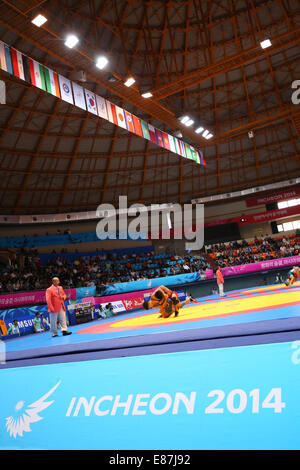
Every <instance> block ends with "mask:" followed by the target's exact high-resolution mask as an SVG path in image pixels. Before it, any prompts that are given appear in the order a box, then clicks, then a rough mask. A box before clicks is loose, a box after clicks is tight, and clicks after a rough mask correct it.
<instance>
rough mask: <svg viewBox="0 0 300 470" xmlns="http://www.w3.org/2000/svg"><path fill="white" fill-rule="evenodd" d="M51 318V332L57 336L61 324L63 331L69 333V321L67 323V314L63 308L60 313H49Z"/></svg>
mask: <svg viewBox="0 0 300 470" xmlns="http://www.w3.org/2000/svg"><path fill="white" fill-rule="evenodd" d="M49 318H50V332H51V334H52V336H53V335H57V324H58V323H59V324H60V327H61V331H67V329H68V327H67V321H66V312H65V310H64V309H63V307H61V309H60V311H59V312H58V313H53V312H50V313H49Z"/></svg>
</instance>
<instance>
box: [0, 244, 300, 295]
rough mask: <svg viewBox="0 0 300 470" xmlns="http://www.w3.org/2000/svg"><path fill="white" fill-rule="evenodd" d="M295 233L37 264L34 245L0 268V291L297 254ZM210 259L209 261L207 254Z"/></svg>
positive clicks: (103, 281)
mask: <svg viewBox="0 0 300 470" xmlns="http://www.w3.org/2000/svg"><path fill="white" fill-rule="evenodd" d="M299 249H300V239H299V238H297V237H293V238H291V237H274V238H272V237H269V236H265V237H261V238H259V239H258V238H255V239H254V240H253V241H246V240H242V241H238V242H237V241H234V242H229V243H219V244H215V245H210V246H206V247H205V248H204V249H203V252H201V253H199V252H198V253H197V254H196V253H195V254H194V253H190V254H189V255H185V256H177V255H175V254H172V253H168V254H167V253H165V254H155V253H154V252H153V251H148V252H143V253H130V254H128V253H127V254H118V253H117V252H113V253H103V252H99V253H98V254H95V255H94V256H79V255H78V257H77V258H76V259H75V260H74V261H71V260H70V259H68V257H67V256H64V253H65V251H64V252H62V253H61V254H52V257H51V259H49V260H48V262H47V263H46V264H45V265H42V263H41V260H40V257H39V253H38V251H37V250H36V249H34V248H32V249H27V250H26V249H24V248H23V249H21V250H19V251H18V252H16V255H15V258H14V259H13V260H12V261H11V263H10V265H6V266H4V267H2V269H1V270H0V294H1V293H13V292H21V291H34V290H43V289H46V288H47V287H49V285H50V284H51V279H52V277H53V276H54V275H55V276H58V277H59V279H60V281H61V284H62V285H63V286H64V288H66V289H68V288H75V287H89V286H96V287H97V290H98V292H101V290H103V289H104V288H105V286H106V285H108V284H113V283H117V282H130V281H137V280H141V279H151V278H157V277H164V276H170V275H175V274H183V273H189V272H200V273H201V274H202V275H203V276H205V271H206V270H207V269H211V267H212V266H213V265H214V264H217V265H219V266H220V267H221V268H223V267H227V266H234V265H239V264H248V263H255V262H258V261H265V260H271V259H276V258H282V257H289V256H295V255H298V254H299ZM207 255H209V257H211V258H212V260H213V261H212V263H211V264H210V263H209V258H208V256H207Z"/></svg>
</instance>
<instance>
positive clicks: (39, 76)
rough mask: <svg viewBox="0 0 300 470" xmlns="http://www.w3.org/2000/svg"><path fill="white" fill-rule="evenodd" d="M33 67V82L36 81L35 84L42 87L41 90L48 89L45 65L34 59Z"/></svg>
mask: <svg viewBox="0 0 300 470" xmlns="http://www.w3.org/2000/svg"><path fill="white" fill-rule="evenodd" d="M30 67H31V65H30ZM33 69H34V82H33V80H32V78H31V82H32V83H34V85H35V86H36V87H37V88H40V89H41V90H44V91H47V88H46V81H45V75H44V67H43V66H42V65H41V64H39V63H38V62H36V61H35V60H34V61H33Z"/></svg>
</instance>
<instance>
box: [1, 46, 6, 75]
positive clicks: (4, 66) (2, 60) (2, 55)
mask: <svg viewBox="0 0 300 470" xmlns="http://www.w3.org/2000/svg"><path fill="white" fill-rule="evenodd" d="M0 69H1V70H4V71H5V72H7V64H6V57H5V46H4V42H2V41H0Z"/></svg>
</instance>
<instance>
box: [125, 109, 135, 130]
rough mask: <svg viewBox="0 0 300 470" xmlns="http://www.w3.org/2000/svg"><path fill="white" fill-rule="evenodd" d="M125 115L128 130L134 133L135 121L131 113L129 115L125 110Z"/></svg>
mask: <svg viewBox="0 0 300 470" xmlns="http://www.w3.org/2000/svg"><path fill="white" fill-rule="evenodd" d="M124 114H125V119H126V125H127V129H128V130H129V132H133V133H134V125H133V119H132V115H131V113H129V112H128V111H125V109H124Z"/></svg>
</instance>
